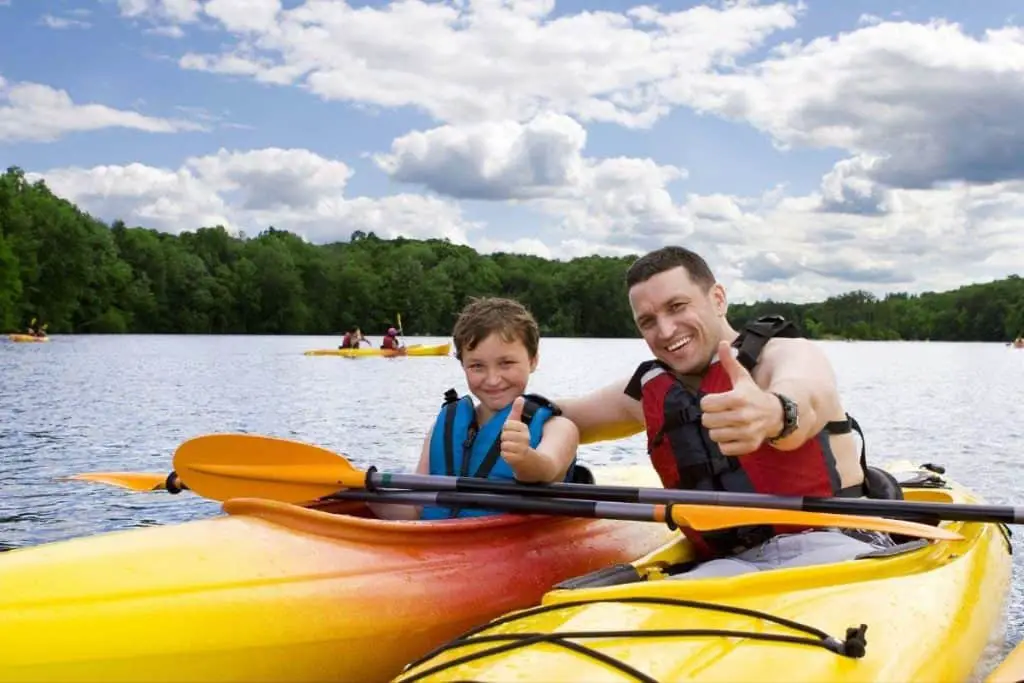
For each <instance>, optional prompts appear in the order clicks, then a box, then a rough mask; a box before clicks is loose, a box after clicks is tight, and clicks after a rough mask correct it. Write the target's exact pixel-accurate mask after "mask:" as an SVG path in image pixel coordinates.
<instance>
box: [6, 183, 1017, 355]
mask: <svg viewBox="0 0 1024 683" xmlns="http://www.w3.org/2000/svg"><path fill="white" fill-rule="evenodd" d="M634 258H635V256H631V257H623V258H613V257H604V256H589V257H585V258H576V259H573V260H571V261H556V260H547V259H543V258H539V257H536V256H528V255H519V254H506V253H496V254H486V255H483V254H478V253H477V252H476V251H474V250H473V249H472V248H470V247H466V246H460V245H455V244H452V243H450V242H448V241H446V240H440V239H431V240H412V239H403V238H398V239H393V240H384V239H380V238H378V237H377V236H376V235H374V234H373V233H372V232H370V233H364V232H362V231H356V232H354V233H353V234H352V235H351V237H350V240H349V241H348V242H337V243H333V244H325V245H314V244H310V243H308V242H306V241H304V240H303V239H302V238H300V237H298V236H296V235H294V234H292V233H290V232H288V231H287V230H281V229H278V228H275V227H268V228H267V229H266V230H264V231H263V232H261V233H260V234H259V235H257V236H255V237H250V236H246V235H244V234H242V235H239V236H237V237H235V236H233V235H231V234H230V233H229V232H228V231H226V230H225V229H224V228H223V227H220V226H213V227H200V228H198V229H195V230H194V231H186V232H182V233H181V234H180V235H172V234H169V233H164V232H158V231H156V230H152V229H147V228H145V227H128V226H126V225H125V224H124V223H123V222H121V221H114V222H113V224H110V225H108V224H106V223H104V222H102V221H99V220H96V219H95V218H93V217H92V216H90V215H88V214H87V213H85V212H83V211H81V210H80V209H79V208H78V207H76V206H75V205H74V204H72V203H70V202H68V201H66V200H64V199H62V198H60V197H57V196H55V195H54V194H53V193H51V192H50V190H49V189H48V188H47V187H46V185H45V183H43V182H42V181H38V182H35V183H32V182H29V181H28V180H27V179H26V177H25V174H24V172H23V171H22V170H21V169H19V168H17V167H11V168H9V169H8V170H7V171H6V173H4V175H2V176H0V330H4V331H18V330H23V329H25V327H26V325H28V323H29V321H30V320H32V319H33V318H35V319H37V320H38V321H39V322H40V323H46V324H47V325H48V332H49V333H51V334H75V333H84V334H97V333H153V334H340V333H341V332H342V331H343V330H345V329H348V328H349V327H351V326H353V325H359V326H360V327H361V328H362V330H363V331H364V333H366V334H371V335H376V334H381V333H382V332H383V331H384V329H386V328H387V327H388V326H389V325H391V324H393V323H394V320H395V318H396V314H398V315H401V320H402V324H403V332H404V333H405V334H407V335H439V336H446V335H448V334H449V333H450V330H451V328H452V325H453V323H454V320H455V316H456V315H457V314H458V310H459V308H460V307H461V305H462V304H463V302H465V301H466V299H467V297H470V296H481V295H503V296H510V297H513V298H516V299H518V300H520V301H522V302H523V303H524V304H525V305H527V306H528V307H529V308H530V310H531V311H532V312H533V314H534V315H535V316H536V318H537V320H538V322H539V323H540V326H541V331H542V333H543V334H544V335H545V336H557V337H635V336H636V335H637V332H636V328H635V326H634V324H633V321H632V316H631V314H630V309H629V303H628V300H627V298H626V291H625V285H624V282H623V277H624V274H625V271H626V268H627V267H628V266H629V264H630V263H631V262H632V261H633V260H634ZM764 313H779V314H781V315H783V316H785V317H786V318H788V319H790V320H793V321H794V322H796V323H797V325H798V326H799V327H800V329H801V330H802V331H803V332H804V333H805V334H806V335H807V336H808V337H811V338H817V339H832V338H841V339H884V340H923V339H931V340H934V341H990V342H992V341H1003V342H1005V341H1009V340H1011V339H1013V338H1015V337H1017V336H1018V335H1021V334H1024V279H1022V278H1021V277H1020V276H1018V275H1011V276H1010V277H1008V278H1006V279H1003V280H998V281H995V282H990V283H984V284H973V285H969V286H965V287H961V288H959V289H956V290H954V291H948V292H937V293H932V292H929V293H925V294H921V295H909V294H905V293H892V294H888V295H886V296H885V297H884V298H877V297H875V296H873V295H872V294H870V293H868V292H864V291H852V292H848V293H846V294H843V295H841V296H836V297H832V298H829V299H827V300H825V301H822V302H815V303H807V304H793V303H786V302H775V301H761V302H758V303H756V304H739V305H737V304H733V305H731V306H730V308H729V319H730V321H731V322H732V323H733V324H734V325H735V326H739V325H741V324H742V323H743V322H744V321H746V320H748V319H750V318H751V317H753V316H755V315H761V314H764Z"/></svg>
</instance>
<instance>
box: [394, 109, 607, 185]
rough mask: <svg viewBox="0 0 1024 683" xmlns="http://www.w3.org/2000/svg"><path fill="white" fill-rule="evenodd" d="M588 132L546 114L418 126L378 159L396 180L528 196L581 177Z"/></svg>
mask: <svg viewBox="0 0 1024 683" xmlns="http://www.w3.org/2000/svg"><path fill="white" fill-rule="evenodd" d="M586 137H587V133H586V131H585V130H584V129H583V127H582V126H580V125H579V124H578V123H577V122H576V121H574V120H573V119H571V118H569V117H567V116H563V115H561V114H550V113H545V114H541V115H539V116H538V117H536V118H534V119H533V120H531V121H529V122H528V123H526V124H525V125H523V124H519V123H517V122H515V121H511V120H504V121H490V122H485V123H479V124H471V125H468V126H462V127H460V126H442V127H439V128H434V129H433V130H429V131H426V132H419V131H415V132H412V133H409V134H408V135H404V136H402V137H400V138H398V139H396V140H395V141H394V142H393V143H392V145H391V154H383V155H377V156H376V157H375V159H376V161H377V165H378V166H379V167H380V168H381V169H382V170H384V171H386V172H387V173H388V174H389V175H390V176H391V177H392V179H394V180H398V181H401V182H407V183H418V184H422V185H425V186H426V187H429V188H431V189H433V190H435V191H437V192H440V193H442V194H447V195H451V196H453V197H460V198H471V199H510V198H527V197H532V196H544V195H550V194H555V193H557V192H558V191H559V190H560V189H562V188H566V187H570V186H573V185H576V184H577V183H578V182H579V180H580V175H581V173H582V170H583V169H582V166H583V160H582V158H581V157H580V152H581V151H582V149H583V146H584V144H585V143H586Z"/></svg>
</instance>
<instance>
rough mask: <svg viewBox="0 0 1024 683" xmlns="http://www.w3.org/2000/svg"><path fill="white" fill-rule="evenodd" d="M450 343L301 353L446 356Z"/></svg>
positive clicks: (355, 355)
mask: <svg viewBox="0 0 1024 683" xmlns="http://www.w3.org/2000/svg"><path fill="white" fill-rule="evenodd" d="M451 350H452V345H451V343H450V342H449V343H447V344H434V345H430V346H426V345H423V344H414V345H412V346H408V347H406V348H403V349H398V350H392V349H374V348H370V347H361V348H358V349H313V350H312V351H306V352H305V353H304V354H303V355H306V356H342V357H345V358H361V357H363V356H384V357H386V358H392V357H394V356H447V355H448V354H450V353H451Z"/></svg>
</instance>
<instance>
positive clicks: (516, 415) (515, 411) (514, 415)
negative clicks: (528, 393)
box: [508, 396, 526, 422]
mask: <svg viewBox="0 0 1024 683" xmlns="http://www.w3.org/2000/svg"><path fill="white" fill-rule="evenodd" d="M525 405H526V399H525V398H523V397H522V396H519V397H517V398H516V400H514V401H512V410H511V411H509V414H508V419H510V420H516V421H519V422H521V421H522V419H523V407H524V406H525Z"/></svg>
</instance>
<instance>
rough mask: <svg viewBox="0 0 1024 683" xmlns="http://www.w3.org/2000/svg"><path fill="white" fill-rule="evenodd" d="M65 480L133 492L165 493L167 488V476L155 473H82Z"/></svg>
mask: <svg viewBox="0 0 1024 683" xmlns="http://www.w3.org/2000/svg"><path fill="white" fill-rule="evenodd" d="M63 479H64V480H78V481H93V482H98V483H101V484H111V485H112V486H120V487H121V488H123V489H131V490H132V491H163V490H164V489H166V488H167V487H166V485H165V484H166V481H167V475H166V474H157V473H155V472H82V473H81V474H73V475H71V476H69V477H63Z"/></svg>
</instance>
